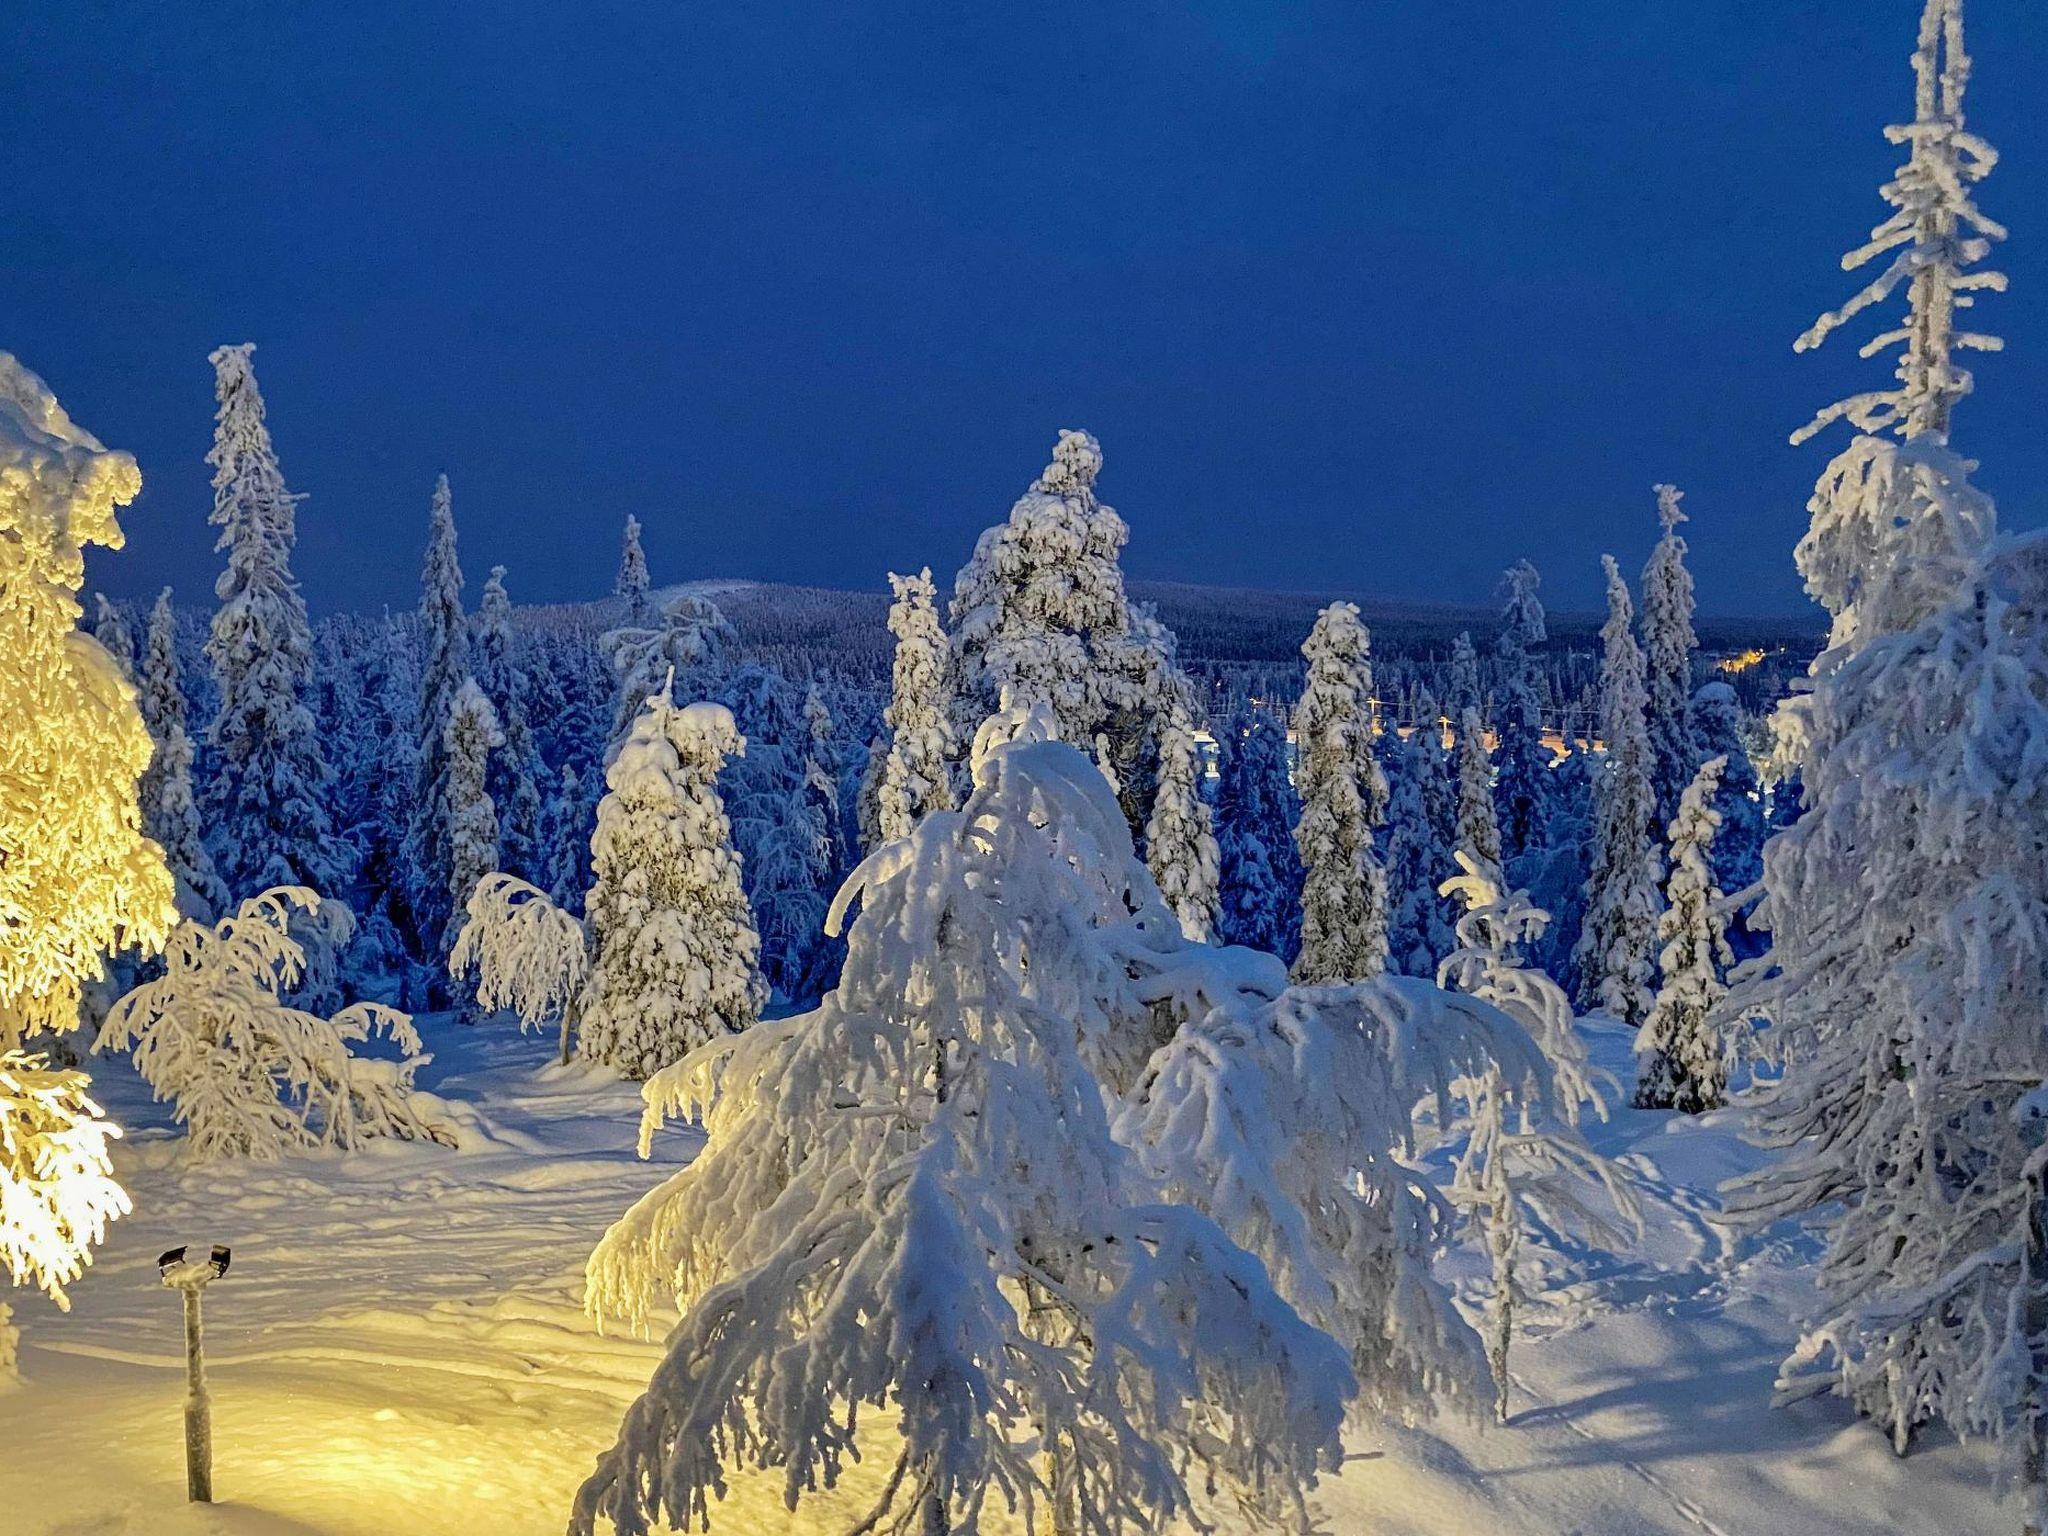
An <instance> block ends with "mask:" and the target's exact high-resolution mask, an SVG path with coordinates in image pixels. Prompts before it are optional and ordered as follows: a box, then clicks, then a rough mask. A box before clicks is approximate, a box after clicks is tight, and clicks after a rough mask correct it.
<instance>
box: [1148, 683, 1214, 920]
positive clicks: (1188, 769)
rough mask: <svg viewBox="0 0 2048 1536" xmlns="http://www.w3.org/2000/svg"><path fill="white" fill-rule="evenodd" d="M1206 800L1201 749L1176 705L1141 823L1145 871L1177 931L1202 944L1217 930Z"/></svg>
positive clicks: (1163, 733)
mask: <svg viewBox="0 0 2048 1536" xmlns="http://www.w3.org/2000/svg"><path fill="white" fill-rule="evenodd" d="M1219 858H1220V855H1219V853H1218V850H1217V847H1216V836H1215V831H1214V826H1213V821H1212V818H1211V815H1210V811H1209V802H1208V801H1207V800H1205V799H1203V798H1202V750H1201V746H1200V744H1199V743H1197V742H1196V740H1195V728H1194V724H1193V722H1191V721H1190V720H1189V719H1188V717H1187V711H1186V710H1185V709H1183V708H1182V707H1181V706H1180V705H1179V704H1178V703H1175V704H1174V705H1173V707H1172V708H1171V709H1170V710H1169V711H1168V712H1167V716H1166V726H1165V729H1164V730H1163V731H1161V733H1160V737H1159V789H1158V793H1157V794H1156V795H1155V796H1154V797H1153V800H1152V819H1151V820H1150V821H1148V822H1146V823H1145V867H1146V868H1147V869H1148V870H1150V871H1151V872H1152V879H1153V881H1154V882H1155V883H1156V884H1157V885H1158V887H1159V893H1160V895H1161V896H1163V897H1164V898H1165V900H1166V904H1167V906H1168V907H1170V908H1172V910H1173V915H1174V916H1175V917H1177V918H1179V919H1180V931H1181V932H1182V933H1184V934H1186V935H1187V936H1188V938H1190V939H1192V940H1195V941H1196V942H1201V941H1203V940H1206V939H1208V938H1210V937H1211V936H1212V935H1213V934H1214V933H1215V931H1216V903H1217V894H1216V893H1217V879H1218V874H1217V871H1218V860H1219Z"/></svg>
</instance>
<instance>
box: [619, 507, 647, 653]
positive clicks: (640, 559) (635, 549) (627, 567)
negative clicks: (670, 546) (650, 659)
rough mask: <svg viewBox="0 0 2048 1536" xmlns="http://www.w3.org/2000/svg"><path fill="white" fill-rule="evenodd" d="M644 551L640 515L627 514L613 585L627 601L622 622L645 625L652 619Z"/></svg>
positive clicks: (632, 626)
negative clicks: (616, 575) (617, 572)
mask: <svg viewBox="0 0 2048 1536" xmlns="http://www.w3.org/2000/svg"><path fill="white" fill-rule="evenodd" d="M649 585H650V583H649V581H648V577H647V552H646V551H645V550H644V549H642V548H641V547H640V519H639V518H637V517H635V516H633V514H632V513H630V512H629V513H627V514H626V533H625V537H624V538H623V539H621V540H620V543H619V578H618V580H617V582H615V583H614V584H613V586H612V590H613V592H615V593H616V594H617V595H618V596H619V597H620V598H622V599H624V601H625V604H626V617H625V623H626V625H627V627H629V628H634V629H646V628H648V627H649V626H651V625H652V624H653V623H654V602H653V600H652V598H650V597H649V596H648V588H649Z"/></svg>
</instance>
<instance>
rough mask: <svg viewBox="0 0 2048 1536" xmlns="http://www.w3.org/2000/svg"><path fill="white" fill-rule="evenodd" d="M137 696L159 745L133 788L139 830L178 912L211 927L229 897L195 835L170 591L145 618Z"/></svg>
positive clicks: (189, 744)
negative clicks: (152, 844)
mask: <svg viewBox="0 0 2048 1536" xmlns="http://www.w3.org/2000/svg"><path fill="white" fill-rule="evenodd" d="M137 694H138V699H137V702H138V703H139V704H140V706H141V709H142V720H143V723H144V724H145V725H147V726H148V727H149V734H150V739H151V740H152V741H153V742H154V743H155V745H156V750H155V752H154V753H153V754H152V755H151V757H150V760H149V767H148V768H147V769H146V770H144V772H143V775H142V779H141V782H140V783H139V784H138V785H137V789H136V793H137V795H138V797H139V799H140V801H141V805H142V827H143V830H144V831H146V832H147V833H148V834H149V835H150V836H151V837H153V838H155V839H156V841H157V844H158V845H159V846H160V847H161V848H162V849H163V851H164V862H165V863H166V864H168V865H169V866H170V869H171V876H172V878H173V879H175V880H176V881H177V884H178V910H179V911H181V912H182V913H184V914H185V915H186V916H187V917H196V918H198V919H200V921H202V922H211V921H212V920H213V919H214V918H215V917H216V916H218V915H219V914H221V913H222V912H225V911H226V910H227V908H228V891H227V887H226V886H225V885H224V884H222V883H221V878H220V875H219V874H218V873H217V872H216V871H215V870H214V867H213V857H212V855H211V854H209V853H208V852H207V851H206V844H205V842H204V841H203V840H202V838H201V836H200V824H199V804H198V801H197V799H196V798H195V796H194V791H193V787H192V756H193V754H192V737H191V735H190V733H189V732H188V731H187V729H186V723H185V690H184V686H183V684H182V683H181V682H180V680H179V676H178V620H177V615H176V614H175V613H174V612H173V611H172V609H171V589H170V588H169V587H166V588H164V590H163V593H162V594H161V595H160V596H159V597H158V598H157V600H156V606H155V607H154V608H152V609H151V610H150V612H149V634H148V639H147V640H146V642H145V643H144V646H143V654H142V670H141V675H140V677H139V679H138V680H137Z"/></svg>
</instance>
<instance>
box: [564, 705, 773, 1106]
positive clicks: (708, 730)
mask: <svg viewBox="0 0 2048 1536" xmlns="http://www.w3.org/2000/svg"><path fill="white" fill-rule="evenodd" d="M745 748H746V742H745V741H744V740H743V739H742V738H741V736H740V734H739V732H738V731H737V730H736V729H735V728H734V726H733V721H732V714H731V712H730V711H729V710H727V709H726V708H725V707H724V706H723V705H719V704H691V705H687V706H683V707H678V706H677V705H676V704H675V703H674V701H673V700H672V699H671V698H670V697H669V695H668V694H667V692H666V691H664V692H661V693H658V694H654V695H652V696H650V697H649V698H648V699H647V700H646V701H645V703H644V705H643V707H642V708H641V711H640V713H639V714H638V715H637V716H636V717H635V718H634V721H633V727H632V729H631V730H630V731H629V732H628V733H627V735H626V739H625V740H624V741H622V742H620V743H619V745H618V747H617V748H616V749H615V750H614V751H613V753H612V756H611V761H610V763H609V765H608V766H607V767H606V769H605V784H606V787H607V793H606V795H605V797H604V799H603V800H602V801H601V802H600V803H599V805H598V808H597V832H596V835H595V836H594V837H593V838H592V839H591V864H592V868H593V873H594V884H593V885H592V886H591V889H590V897H589V900H588V902H587V903H586V912H587V915H588V921H589V924H590V933H591V966H590V980H589V984H588V986H587V987H586V988H585V990H584V995H583V1000H582V1003H581V1008H580V1014H581V1026H582V1032H581V1036H580V1039H579V1046H578V1048H579V1050H580V1051H581V1053H582V1054H583V1056H584V1057H586V1058H587V1059H589V1060H592V1061H599V1062H604V1063H606V1064H607V1065H609V1066H611V1067H613V1068H615V1069H616V1070H618V1071H620V1072H622V1073H624V1074H625V1075H626V1076H628V1077H647V1076H649V1075H650V1074H652V1073H654V1072H657V1071H659V1070H660V1069H661V1068H663V1067H665V1066H667V1065H668V1064H669V1063H670V1062H673V1061H677V1060H679V1059H681V1057H682V1056H684V1055H685V1054H686V1053H687V1052H689V1051H691V1050H693V1049H695V1048H696V1047H697V1046H700V1045H702V1044H704V1043H705V1042H706V1041H708V1040H712V1039H715V1038H717V1037H718V1036H720V1035H723V1034H728V1033H731V1032H734V1031H737V1030H742V1029H745V1028H746V1027H747V1026H748V1025H750V1024H752V1023H753V1022H754V1020H755V1019H756V1018H758V1017H759V1016H760V1012H761V1006H762V1004H763V1003H765V1002H766V1001H767V988H766V986H765V985H764V984H763V982H762V980H761V973H760V970H759V959H760V950H761V943H760V938H759V936H758V935H757V934H756V933H755V930H754V919H753V914H752V913H751V912H750V911H749V910H748V908H747V898H746V893H745V891H744V890H743V889H742V888H741V886H740V861H739V856H738V855H737V854H736V853H734V852H733V844H732V824H731V823H730V822H729V821H728V820H727V819H726V814H725V804H724V802H723V800H721V799H720V797H719V793H718V770H719V768H720V766H721V765H723V764H724V762H725V760H726V758H728V757H729V756H731V755H733V754H735V753H738V752H741V751H744V750H745Z"/></svg>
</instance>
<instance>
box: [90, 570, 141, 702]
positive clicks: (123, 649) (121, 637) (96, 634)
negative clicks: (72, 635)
mask: <svg viewBox="0 0 2048 1536" xmlns="http://www.w3.org/2000/svg"><path fill="white" fill-rule="evenodd" d="M92 606H93V620H92V637H93V639H95V640H97V641H99V643H100V645H101V647H102V648H103V649H104V650H105V651H106V653H107V654H108V655H109V656H111V657H113V658H114V665H115V666H117V667H119V668H120V669H121V675H122V676H123V677H125V678H127V679H128V681H130V682H131V683H132V682H134V681H135V669H136V655H135V632H134V631H133V630H132V629H130V628H129V627H128V615H127V614H126V613H125V612H123V611H122V609H121V605H120V604H118V603H115V602H113V601H111V600H109V598H108V597H107V594H106V593H104V592H95V593H93V595H92Z"/></svg>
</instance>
